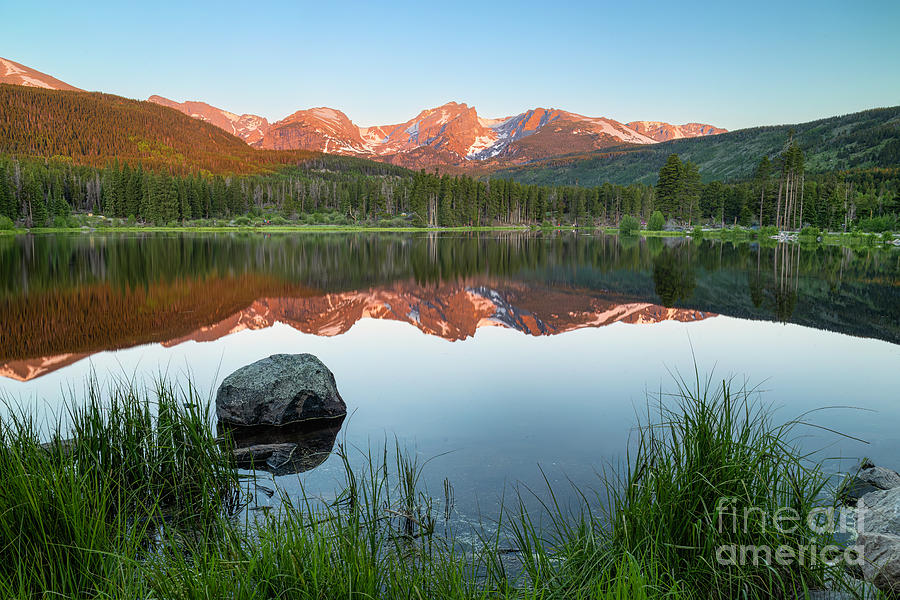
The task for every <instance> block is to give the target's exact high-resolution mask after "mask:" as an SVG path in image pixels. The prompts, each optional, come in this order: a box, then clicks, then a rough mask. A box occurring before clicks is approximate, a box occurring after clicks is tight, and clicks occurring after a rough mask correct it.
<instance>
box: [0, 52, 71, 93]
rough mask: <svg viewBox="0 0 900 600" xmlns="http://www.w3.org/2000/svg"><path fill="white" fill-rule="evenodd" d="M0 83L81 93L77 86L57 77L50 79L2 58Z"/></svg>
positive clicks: (38, 72) (45, 75)
mask: <svg viewBox="0 0 900 600" xmlns="http://www.w3.org/2000/svg"><path fill="white" fill-rule="evenodd" d="M0 83H11V84H14V85H27V86H30V87H39V88H46V89H48V90H68V91H70V92H81V91H83V90H80V89H78V88H77V87H75V86H72V85H69V84H68V83H66V82H64V81H60V80H59V79H56V78H55V77H50V76H49V75H47V74H45V73H41V72H40V71H35V70H34V69H31V68H29V67H26V66H25V65H20V64H19V63H17V62H13V61H11V60H9V59H7V58H0Z"/></svg>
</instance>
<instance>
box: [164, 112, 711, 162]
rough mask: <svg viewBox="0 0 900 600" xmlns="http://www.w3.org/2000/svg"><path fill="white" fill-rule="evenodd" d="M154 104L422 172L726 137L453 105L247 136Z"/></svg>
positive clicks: (298, 117)
mask: <svg viewBox="0 0 900 600" xmlns="http://www.w3.org/2000/svg"><path fill="white" fill-rule="evenodd" d="M150 101H151V102H156V103H158V104H164V105H166V106H170V107H172V108H175V109H177V110H180V111H181V112H183V113H185V114H188V115H190V116H193V117H197V118H200V119H204V120H206V121H209V122H211V123H213V124H215V125H218V126H219V127H221V128H223V129H225V130H226V131H229V132H230V133H234V134H235V135H238V136H240V137H242V138H243V139H244V140H245V141H247V143H248V144H251V145H253V146H257V147H260V148H267V149H273V150H298V149H302V150H315V151H319V152H329V153H332V154H344V155H355V156H363V157H368V158H373V159H376V160H384V161H386V162H390V163H394V164H399V165H403V166H407V167H415V168H418V167H426V166H434V165H458V166H467V165H473V164H478V163H480V162H484V161H489V160H492V161H495V162H502V163H523V162H528V161H531V160H536V159H541V158H548V157H552V156H560V155H563V154H572V153H579V152H590V151H592V150H600V149H603V148H609V147H611V146H617V145H620V144H654V143H656V142H660V141H665V140H669V139H676V138H682V137H696V136H701V135H713V134H717V133H722V132H724V131H725V130H724V129H720V128H717V127H713V126H712V125H705V124H702V123H688V124H686V125H671V124H669V123H662V122H657V121H634V122H632V123H628V124H624V123H620V122H619V121H615V120H613V119H608V118H605V117H588V116H585V115H580V114H577V113H573V112H568V111H564V110H559V109H555V108H534V109H530V110H527V111H525V112H523V113H520V114H518V115H513V116H510V117H503V118H499V119H486V118H482V117H480V116H479V115H478V112H477V111H476V110H475V108H474V107H471V106H469V105H467V104H465V103H457V102H448V103H447V104H444V105H442V106H438V107H436V108H431V109H427V110H423V111H422V112H420V113H419V114H418V115H416V116H415V117H413V118H412V119H410V120H408V121H405V122H403V123H398V124H395V125H374V126H371V127H360V126H358V125H356V124H355V123H353V122H352V121H351V120H350V118H349V117H348V116H347V115H345V114H344V113H343V112H341V111H339V110H336V109H333V108H325V107H320V108H311V109H307V110H299V111H297V112H295V113H294V114H292V115H290V116H289V117H287V118H285V119H282V120H281V121H277V122H275V123H272V124H271V125H268V127H267V128H266V127H265V125H266V121H265V119H263V118H262V117H257V116H254V115H241V116H240V119H242V120H247V119H253V123H261V124H262V126H261V127H256V128H254V129H251V130H248V131H246V132H244V131H241V129H240V128H239V127H238V126H236V125H235V123H236V120H237V119H238V117H237V115H234V114H233V113H229V112H228V111H224V110H222V109H219V108H216V107H214V106H210V105H208V104H205V103H202V102H182V103H178V102H173V101H171V100H167V99H165V98H162V97H160V96H152V97H151V98H150ZM223 115H224V116H223ZM263 129H264V130H265V131H264V133H263V134H262V135H260V131H262V130H263Z"/></svg>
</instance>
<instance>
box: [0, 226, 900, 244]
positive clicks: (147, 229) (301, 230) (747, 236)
mask: <svg viewBox="0 0 900 600" xmlns="http://www.w3.org/2000/svg"><path fill="white" fill-rule="evenodd" d="M492 231H518V232H557V231H577V232H584V233H604V234H607V235H623V234H621V232H620V231H619V229H618V228H615V227H606V226H597V227H593V226H591V227H584V226H574V225H561V226H555V227H546V226H541V227H538V226H527V225H508V226H479V227H381V226H377V225H372V226H364V225H247V226H244V225H223V226H111V227H102V226H101V227H35V228H31V229H26V228H16V229H12V230H0V236H4V235H6V236H11V235H26V234H41V235H44V234H106V233H298V234H305V233H428V232H436V233H441V232H445V233H454V232H456V233H472V232H492ZM782 233H784V234H785V235H788V236H791V239H786V240H778V239H776V238H772V237H770V236H766V237H765V238H764V239H763V243H773V244H774V243H778V242H779V241H786V242H789V243H801V244H809V245H814V244H821V245H838V246H850V247H852V246H870V247H872V246H894V247H897V244H896V243H893V242H886V241H885V236H884V235H883V234H878V233H866V232H821V233H819V234H818V235H817V236H815V237H806V236H803V235H801V233H800V232H797V231H791V232H782ZM627 235H639V236H642V237H645V238H650V237H654V238H680V237H692V238H694V239H704V238H705V239H717V240H723V241H732V242H757V241H759V232H758V230H754V229H749V228H709V229H703V230H702V235H700V234H699V233H698V232H697V231H650V230H646V229H640V230H637V231H634V232H632V233H629V234H627ZM888 235H891V236H893V237H894V239H895V240H896V239H900V233H893V234H888Z"/></svg>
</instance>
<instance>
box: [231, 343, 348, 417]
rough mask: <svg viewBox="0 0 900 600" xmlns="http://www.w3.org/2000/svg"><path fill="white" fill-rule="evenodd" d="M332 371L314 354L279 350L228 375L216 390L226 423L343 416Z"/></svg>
mask: <svg viewBox="0 0 900 600" xmlns="http://www.w3.org/2000/svg"><path fill="white" fill-rule="evenodd" d="M346 414H347V406H346V404H344V400H343V399H342V398H341V395H340V394H339V393H338V390H337V385H336V384H335V381H334V374H332V372H331V371H330V370H329V369H328V367H326V366H325V365H324V364H323V363H322V361H320V360H319V359H318V358H316V357H315V356H313V355H312V354H275V355H272V356H270V357H268V358H264V359H262V360H258V361H256V362H255V363H253V364H250V365H247V366H246V367H242V368H240V369H238V370H237V371H235V372H234V373H232V374H231V375H229V376H228V377H226V378H225V380H224V381H223V382H222V385H221V386H219V391H218V393H217V394H216V416H217V417H218V419H219V423H222V424H224V425H232V426H240V427H253V426H260V425H268V426H282V425H290V424H296V423H303V422H309V421H316V420H325V419H335V418H342V417H344V416H345V415H346Z"/></svg>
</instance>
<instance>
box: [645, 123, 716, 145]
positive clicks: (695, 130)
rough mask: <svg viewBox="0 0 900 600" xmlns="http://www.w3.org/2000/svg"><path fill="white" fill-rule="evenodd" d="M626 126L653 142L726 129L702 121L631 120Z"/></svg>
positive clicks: (713, 133) (714, 132) (707, 133)
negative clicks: (674, 122)
mask: <svg viewBox="0 0 900 600" xmlns="http://www.w3.org/2000/svg"><path fill="white" fill-rule="evenodd" d="M627 125H628V127H629V128H631V129H633V130H635V131H637V132H638V133H640V134H642V135H645V136H647V137H650V138H652V139H653V141H655V142H665V141H668V140H677V139H681V138H689V137H700V136H704V135H716V134H719V133H725V132H726V131H728V130H727V129H721V128H719V127H713V126H712V125H706V124H704V123H686V124H684V125H670V124H669V123H663V122H661V121H632V122H630V123H627Z"/></svg>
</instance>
